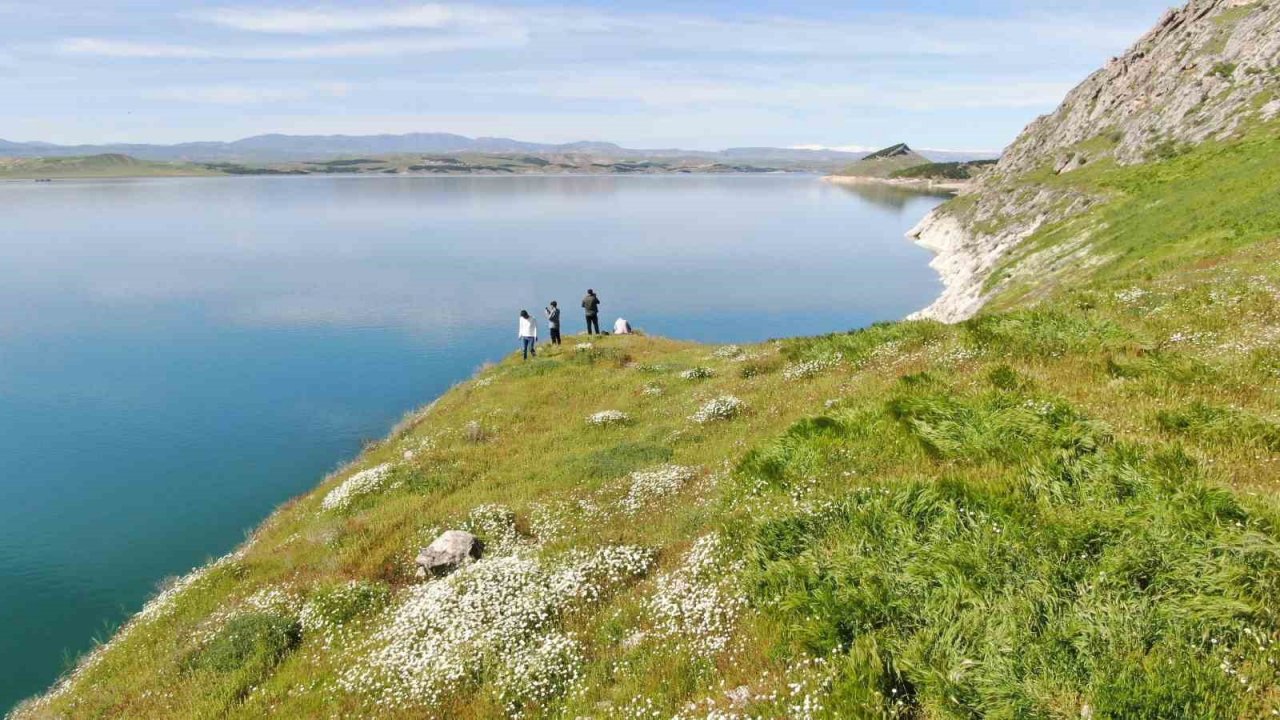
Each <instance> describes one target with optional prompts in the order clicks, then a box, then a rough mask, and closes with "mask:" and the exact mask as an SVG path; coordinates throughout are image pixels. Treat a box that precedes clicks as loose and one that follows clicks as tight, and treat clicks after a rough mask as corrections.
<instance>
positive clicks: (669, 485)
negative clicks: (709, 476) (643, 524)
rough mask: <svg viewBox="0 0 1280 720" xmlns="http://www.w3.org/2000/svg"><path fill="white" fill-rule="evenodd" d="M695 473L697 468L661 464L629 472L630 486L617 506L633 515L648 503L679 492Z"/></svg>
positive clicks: (696, 473) (695, 475)
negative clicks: (648, 468)
mask: <svg viewBox="0 0 1280 720" xmlns="http://www.w3.org/2000/svg"><path fill="white" fill-rule="evenodd" d="M697 475H698V470H697V468H691V467H685V466H683V465H663V466H661V467H656V468H653V469H651V470H638V471H636V472H633V473H631V476H630V477H629V480H630V481H631V487H630V488H629V489H628V490H627V494H626V497H624V498H622V500H620V501H619V502H618V506H619V507H620V508H621V509H622V512H624V513H626V514H628V515H634V514H636V513H638V512H640V511H641V510H643V509H645V507H647V506H648V505H649V504H651V503H653V502H655V501H657V500H661V499H662V498H664V497H667V496H668V495H673V494H675V493H677V492H679V491H680V488H682V487H684V485H685V483H687V482H689V481H690V480H692V479H694V478H695V477H697Z"/></svg>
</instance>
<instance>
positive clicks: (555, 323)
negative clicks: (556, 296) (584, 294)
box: [546, 300, 560, 345]
mask: <svg viewBox="0 0 1280 720" xmlns="http://www.w3.org/2000/svg"><path fill="white" fill-rule="evenodd" d="M546 311H547V329H548V330H549V331H550V332H551V344H552V345H559V344H560V306H558V305H556V301H555V300H552V301H551V305H550V306H548V307H547V308H546Z"/></svg>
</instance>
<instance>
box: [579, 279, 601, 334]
mask: <svg viewBox="0 0 1280 720" xmlns="http://www.w3.org/2000/svg"><path fill="white" fill-rule="evenodd" d="M582 309H583V311H585V312H586V314H587V334H588V335H591V334H593V333H594V334H596V335H599V334H600V298H599V297H598V296H597V295H596V291H595V290H592V289H590V288H587V296H586V297H584V298H582Z"/></svg>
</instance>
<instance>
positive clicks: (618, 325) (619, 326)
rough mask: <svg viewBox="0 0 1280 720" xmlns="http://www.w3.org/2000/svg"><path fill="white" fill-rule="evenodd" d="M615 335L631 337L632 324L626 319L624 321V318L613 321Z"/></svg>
mask: <svg viewBox="0 0 1280 720" xmlns="http://www.w3.org/2000/svg"><path fill="white" fill-rule="evenodd" d="M613 334H614V335H630V334H631V323H629V322H627V321H626V320H624V319H622V318H618V319H617V320H614V321H613Z"/></svg>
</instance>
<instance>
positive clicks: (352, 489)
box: [320, 463, 391, 510]
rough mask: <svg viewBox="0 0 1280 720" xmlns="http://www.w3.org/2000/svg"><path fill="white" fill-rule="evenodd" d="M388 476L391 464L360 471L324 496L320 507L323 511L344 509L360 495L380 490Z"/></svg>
mask: <svg viewBox="0 0 1280 720" xmlns="http://www.w3.org/2000/svg"><path fill="white" fill-rule="evenodd" d="M390 474H391V463H383V464H381V465H378V466H376V467H371V468H369V469H367V470H361V471H360V472H358V473H356V474H355V475H352V476H351V477H349V478H347V479H346V480H344V481H343V482H342V484H341V485H339V486H338V487H336V488H334V489H332V490H330V491H329V494H328V495H325V496H324V500H321V501H320V507H321V508H323V509H325V510H341V509H344V508H346V507H348V506H349V505H351V503H352V502H353V501H354V500H355V499H356V498H358V497H360V496H361V495H367V494H368V493H371V492H374V491H376V490H378V489H379V488H381V487H382V483H384V482H385V481H386V479H387V477H388V476H389V475H390Z"/></svg>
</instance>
